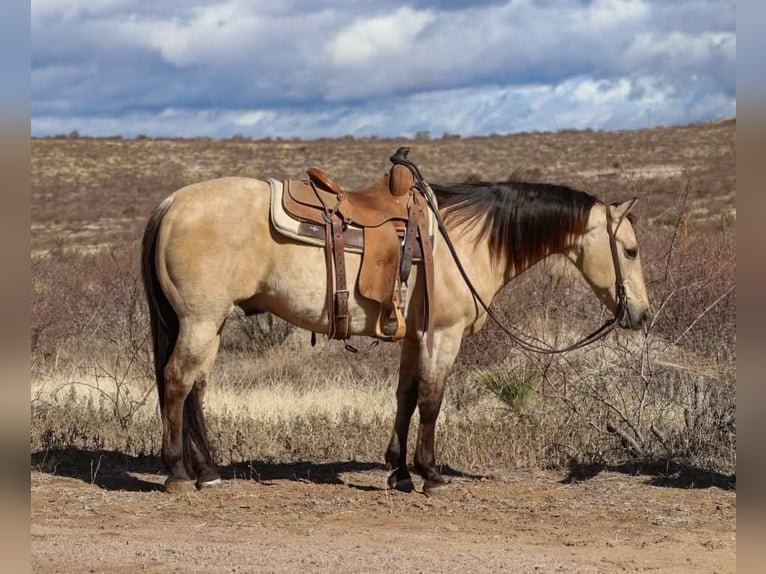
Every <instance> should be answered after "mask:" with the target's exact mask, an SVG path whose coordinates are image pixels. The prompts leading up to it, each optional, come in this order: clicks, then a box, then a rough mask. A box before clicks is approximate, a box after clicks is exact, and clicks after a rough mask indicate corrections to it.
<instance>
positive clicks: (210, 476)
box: [197, 468, 221, 490]
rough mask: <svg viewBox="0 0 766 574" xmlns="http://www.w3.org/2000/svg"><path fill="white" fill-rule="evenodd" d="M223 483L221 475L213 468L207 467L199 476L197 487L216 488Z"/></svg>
mask: <svg viewBox="0 0 766 574" xmlns="http://www.w3.org/2000/svg"><path fill="white" fill-rule="evenodd" d="M219 484H221V475H220V474H218V473H217V472H215V471H214V470H211V469H209V468H208V469H206V470H204V471H202V472H201V473H200V475H199V476H198V477H197V488H199V489H200V490H202V489H205V488H214V487H216V486H218V485H219Z"/></svg>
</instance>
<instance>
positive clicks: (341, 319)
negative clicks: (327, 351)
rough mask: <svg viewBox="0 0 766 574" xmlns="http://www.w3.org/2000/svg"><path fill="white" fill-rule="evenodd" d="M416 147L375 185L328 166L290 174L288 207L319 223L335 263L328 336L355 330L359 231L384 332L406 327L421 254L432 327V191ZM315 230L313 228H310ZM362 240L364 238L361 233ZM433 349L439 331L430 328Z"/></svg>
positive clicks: (363, 282) (393, 337) (309, 224)
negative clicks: (353, 273)
mask: <svg viewBox="0 0 766 574" xmlns="http://www.w3.org/2000/svg"><path fill="white" fill-rule="evenodd" d="M409 149H410V148H409V147H402V148H399V149H398V150H397V151H396V153H394V155H392V156H391V158H390V160H391V162H392V164H393V165H392V167H391V169H390V170H389V172H388V173H387V174H386V175H384V176H383V178H381V179H380V180H378V181H376V182H375V183H373V184H372V185H370V186H368V187H366V188H363V189H361V190H358V191H347V190H344V189H343V188H341V187H340V186H339V185H337V184H336V183H335V182H333V181H332V179H330V177H329V176H328V175H327V174H326V173H325V172H324V171H322V170H321V169H318V168H310V169H308V170H307V172H306V173H307V175H308V179H306V180H288V181H285V182H284V188H283V204H282V205H283V207H284V210H285V211H286V212H287V213H288V214H289V215H290V216H291V217H293V218H294V219H296V220H298V221H301V222H304V223H302V224H301V225H305V226H306V228H308V229H312V230H313V233H314V236H315V239H318V237H316V236H317V235H319V234H320V233H321V232H320V231H319V230H320V229H323V230H324V233H323V238H322V239H323V240H324V241H323V243H324V247H325V260H326V264H327V301H326V304H327V316H328V323H329V330H328V336H329V337H330V338H334V339H347V338H348V337H349V327H350V325H349V323H350V321H349V312H348V293H349V292H348V285H347V282H346V265H345V255H344V252H345V250H346V249H347V248H348V247H349V246H348V245H347V243H350V242H353V241H354V236H357V237H358V235H359V234H360V233H361V234H362V235H363V243H362V245H363V247H362V250H361V251H362V264H361V269H360V271H359V279H358V284H357V288H358V290H359V294H360V295H362V296H363V297H365V298H367V299H371V300H372V301H376V302H377V303H379V305H380V308H379V312H378V318H377V321H376V336H377V337H379V338H381V339H383V340H389V341H398V340H400V339H402V338H403V337H404V335H405V333H406V323H405V319H404V310H405V306H406V303H407V279H408V277H409V274H410V270H411V267H412V263H413V259H415V260H417V259H420V260H421V261H422V262H423V272H424V274H425V283H426V290H425V312H424V318H423V320H424V324H423V330H424V332H425V333H426V334H427V335H428V320H429V310H430V309H432V308H433V307H432V305H431V297H432V292H433V289H432V283H433V252H432V242H431V237H430V234H429V233H430V231H429V223H428V222H429V217H428V205H427V199H426V197H425V195H424V194H425V193H426V191H425V190H424V189H423V187H427V186H423V185H421V184H420V183H416V182H422V179H420V177H419V173H418V177H417V179H416V178H415V170H416V169H417V168H415V169H413V168H412V167H410V166H414V164H412V163H411V162H410V161H409V160H408V159H407V154H408V153H409ZM307 234H309V235H310V234H311V233H310V232H309V233H307ZM356 241H357V244H358V243H359V242H358V239H356ZM427 344H428V348H429V352H430V350H431V347H432V343H431V337H430V335H428V336H427Z"/></svg>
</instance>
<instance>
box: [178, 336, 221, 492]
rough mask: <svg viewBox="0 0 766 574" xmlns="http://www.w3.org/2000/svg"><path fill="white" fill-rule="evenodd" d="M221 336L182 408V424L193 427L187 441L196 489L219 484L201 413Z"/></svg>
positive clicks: (216, 340)
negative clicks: (183, 414)
mask: <svg viewBox="0 0 766 574" xmlns="http://www.w3.org/2000/svg"><path fill="white" fill-rule="evenodd" d="M220 340H221V336H220V335H218V336H216V338H215V340H214V342H213V343H212V344H211V346H210V348H209V349H208V354H207V359H206V361H205V363H204V364H203V366H202V368H201V369H200V372H199V375H198V376H197V379H196V380H195V382H194V388H193V389H192V391H191V392H190V393H189V397H187V399H186V403H185V404H184V408H185V409H186V412H185V416H186V421H185V422H184V424H186V425H193V426H194V428H195V433H194V435H195V436H193V437H191V440H190V441H189V446H190V448H191V463H192V468H193V470H194V473H195V474H196V475H197V488H210V487H213V486H216V485H218V484H220V482H221V475H220V474H218V469H217V467H216V465H215V463H214V462H213V457H212V454H211V453H210V445H209V443H208V438H207V423H206V422H205V414H204V411H203V408H204V405H205V393H206V391H207V381H208V377H209V376H210V371H211V370H212V369H213V363H214V362H215V357H216V354H217V352H218V345H219V343H220Z"/></svg>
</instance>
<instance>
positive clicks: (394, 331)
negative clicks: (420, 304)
mask: <svg viewBox="0 0 766 574" xmlns="http://www.w3.org/2000/svg"><path fill="white" fill-rule="evenodd" d="M393 312H394V316H393V317H392V316H391V312H390V311H389V312H388V313H387V314H385V315H384V313H383V307H382V306H381V307H380V310H379V311H378V319H377V321H375V336H376V337H378V338H379V339H383V340H384V341H400V340H401V339H403V338H404V335H405V334H406V333H407V323H406V322H405V320H404V315H403V314H402V311H401V309H399V307H398V306H397V307H394V308H393ZM381 324H382V325H383V326H382V328H381Z"/></svg>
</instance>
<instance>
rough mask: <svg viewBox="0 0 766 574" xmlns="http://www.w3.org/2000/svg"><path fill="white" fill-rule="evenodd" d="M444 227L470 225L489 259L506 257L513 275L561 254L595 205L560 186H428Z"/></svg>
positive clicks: (508, 183)
mask: <svg viewBox="0 0 766 574" xmlns="http://www.w3.org/2000/svg"><path fill="white" fill-rule="evenodd" d="M431 188H432V189H433V191H434V193H435V194H436V199H437V201H438V203H439V211H440V212H441V213H442V216H443V217H444V220H445V223H447V224H448V225H449V224H452V225H453V226H455V225H460V224H463V223H470V222H475V223H476V225H479V226H480V237H481V238H484V239H486V240H487V241H488V242H489V250H490V256H491V257H492V258H493V259H495V260H496V261H497V260H498V259H499V258H500V257H501V256H505V257H507V258H508V260H509V263H510V264H511V265H513V266H514V268H515V270H516V272H520V271H523V270H524V269H527V268H528V267H529V266H530V265H532V264H534V263H535V262H536V261H539V260H540V259H542V258H543V257H545V256H546V255H548V254H549V253H553V252H556V251H563V250H564V249H566V248H567V247H568V242H569V241H570V238H571V236H572V235H573V234H581V233H583V232H584V231H585V226H586V225H587V223H588V214H589V213H590V209H591V207H593V205H594V204H595V203H597V202H598V200H597V199H596V198H595V197H594V196H592V195H590V194H589V193H585V192H584V191H578V190H576V189H572V188H570V187H566V186H563V185H554V184H549V183H529V182H523V181H513V180H512V181H504V182H494V183H491V182H476V183H460V184H449V185H438V184H436V185H433V184H432V185H431Z"/></svg>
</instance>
